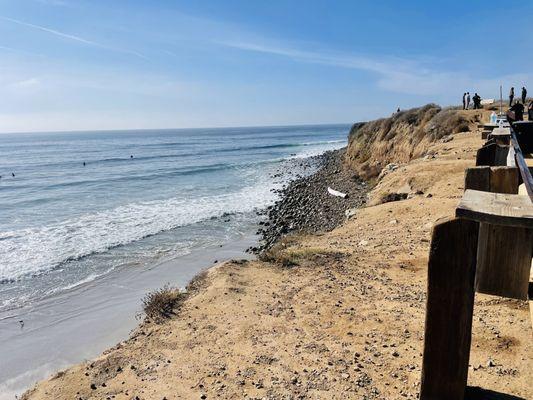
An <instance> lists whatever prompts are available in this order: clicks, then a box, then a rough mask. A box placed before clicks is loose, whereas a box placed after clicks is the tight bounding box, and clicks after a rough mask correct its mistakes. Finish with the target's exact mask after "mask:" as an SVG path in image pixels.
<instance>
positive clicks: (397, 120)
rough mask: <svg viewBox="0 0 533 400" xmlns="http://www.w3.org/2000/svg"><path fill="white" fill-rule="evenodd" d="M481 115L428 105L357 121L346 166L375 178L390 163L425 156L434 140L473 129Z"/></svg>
mask: <svg viewBox="0 0 533 400" xmlns="http://www.w3.org/2000/svg"><path fill="white" fill-rule="evenodd" d="M481 115H482V110H468V111H463V110H457V109H451V108H448V109H443V108H441V107H440V106H438V105H436V104H427V105H425V106H423V107H419V108H413V109H410V110H406V111H401V112H399V113H396V114H394V115H393V116H392V117H389V118H382V119H378V120H375V121H370V122H365V123H357V124H354V125H353V126H352V129H351V130H350V135H349V140H348V149H347V151H346V155H345V159H344V162H345V165H346V166H348V167H350V168H352V169H354V170H355V172H356V173H357V174H358V175H359V176H360V177H361V178H363V179H372V178H375V177H377V176H378V175H379V173H380V172H381V170H382V169H383V168H384V167H385V166H386V165H387V164H389V163H407V162H409V161H411V160H412V159H416V158H420V157H423V156H424V155H426V154H427V152H428V150H429V147H430V145H431V143H433V142H435V141H437V140H439V139H441V138H443V137H444V136H446V135H450V134H453V133H458V132H466V131H468V130H469V129H472V128H474V126H475V124H476V123H477V122H479V121H480V119H481Z"/></svg>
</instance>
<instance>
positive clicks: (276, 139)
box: [0, 125, 349, 315]
mask: <svg viewBox="0 0 533 400" xmlns="http://www.w3.org/2000/svg"><path fill="white" fill-rule="evenodd" d="M348 131H349V126H348V125H327V126H326V125H323V126H290V127H254V128H218V129H175V130H142V131H98V132H61V133H26V134H2V135H0V175H1V178H0V312H3V313H4V315H5V313H8V314H9V315H16V310H17V309H20V308H21V307H24V308H26V309H27V308H28V307H29V308H31V307H32V305H34V304H36V303H38V302H40V301H43V300H45V299H50V298H53V296H58V295H61V293H63V292H65V291H69V290H72V289H73V288H76V287H80V286H83V285H86V284H88V283H90V282H93V281H95V280H97V279H99V278H101V277H103V276H106V275H107V274H110V273H115V274H116V273H120V271H128V270H132V269H143V268H150V267H152V266H153V265H155V264H158V263H162V262H164V261H166V260H170V259H174V258H177V257H181V256H184V255H187V254H191V252H193V251H194V250H198V249H202V248H207V247H213V246H223V245H224V244H226V243H228V242H231V241H233V240H237V239H238V238H239V237H241V236H242V235H245V234H253V232H254V231H255V229H256V228H257V226H256V224H257V222H258V218H259V217H258V216H257V213H256V211H257V210H260V209H263V208H265V207H267V206H268V205H270V204H272V203H273V202H274V201H275V200H276V194H275V192H274V191H273V189H276V188H280V187H281V186H282V185H283V184H285V183H286V182H287V181H288V180H290V179H292V177H293V176H294V174H292V175H291V174H283V173H282V174H279V171H280V170H281V171H282V172H283V171H286V170H287V169H291V170H293V169H294V170H297V168H298V165H299V164H298V162H296V161H297V160H298V159H301V158H305V157H310V156H313V155H318V154H320V153H323V152H324V151H326V150H332V149H336V148H340V147H343V146H345V145H346V142H347V135H348ZM13 175H14V176H13Z"/></svg>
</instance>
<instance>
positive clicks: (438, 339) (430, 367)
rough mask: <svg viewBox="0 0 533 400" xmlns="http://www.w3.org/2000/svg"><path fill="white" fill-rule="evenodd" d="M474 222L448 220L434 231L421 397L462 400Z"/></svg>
mask: <svg viewBox="0 0 533 400" xmlns="http://www.w3.org/2000/svg"><path fill="white" fill-rule="evenodd" d="M478 230H479V224H478V223H477V222H474V221H468V220H463V219H451V220H446V221H443V222H440V223H438V224H437V225H436V226H435V227H434V228H433V234H432V238H431V248H430V253H429V263H428V284H427V301H426V326H425V338H424V356H423V365H422V382H421V392H420V399H422V400H462V399H463V397H464V392H465V389H466V382H467V375H468V360H469V356H470V341H471V334H472V313H473V307H474V276H475V270H476V254H477V239H478Z"/></svg>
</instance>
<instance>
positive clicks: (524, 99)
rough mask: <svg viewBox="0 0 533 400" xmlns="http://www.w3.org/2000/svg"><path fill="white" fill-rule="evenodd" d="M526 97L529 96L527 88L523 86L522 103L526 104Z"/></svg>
mask: <svg viewBox="0 0 533 400" xmlns="http://www.w3.org/2000/svg"><path fill="white" fill-rule="evenodd" d="M526 98H527V89H526V88H525V87H524V86H522V104H526Z"/></svg>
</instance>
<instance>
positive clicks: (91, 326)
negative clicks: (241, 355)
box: [0, 232, 257, 400]
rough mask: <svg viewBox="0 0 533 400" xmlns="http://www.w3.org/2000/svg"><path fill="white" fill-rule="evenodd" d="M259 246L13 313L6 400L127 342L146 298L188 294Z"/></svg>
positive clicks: (158, 269) (5, 329)
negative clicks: (204, 277) (205, 275)
mask: <svg viewBox="0 0 533 400" xmlns="http://www.w3.org/2000/svg"><path fill="white" fill-rule="evenodd" d="M256 240H257V239H256V237H255V235H253V233H252V232H250V233H249V234H246V235H243V236H242V237H240V238H236V240H234V241H231V242H228V243H226V244H225V245H223V246H222V247H219V246H210V247H208V248H207V249H205V248H202V249H196V250H194V251H193V252H191V253H189V254H187V255H184V256H181V257H178V258H175V259H172V260H167V261H163V262H162V263H159V264H156V265H154V266H151V267H150V268H147V269H135V268H132V269H131V270H124V269H123V270H120V271H113V272H112V273H111V274H109V275H106V276H102V277H100V278H99V279H96V280H95V281H92V282H90V283H88V284H86V285H80V286H78V287H76V288H74V289H73V290H71V291H67V292H64V293H61V294H59V295H57V296H53V297H50V298H47V299H44V300H42V301H40V302H38V303H36V304H34V305H32V306H31V307H29V308H26V309H22V310H20V311H21V312H19V313H17V314H15V313H13V310H8V311H7V312H6V314H7V313H9V314H10V315H9V316H7V315H6V316H4V318H1V317H0V342H1V343H9V344H10V346H9V348H8V346H5V345H4V346H0V359H2V360H3V362H2V364H3V365H9V366H10V368H9V370H4V371H0V380H1V383H0V400H4V399H6V400H7V399H9V400H11V399H13V398H14V396H15V395H20V394H21V393H22V392H24V391H25V390H27V389H28V388H30V387H31V386H32V385H33V384H34V383H35V382H36V381H39V380H41V379H45V378H47V377H49V376H50V375H51V374H53V373H55V372H56V371H58V370H60V369H62V368H66V367H68V366H70V365H73V364H76V363H79V362H82V361H83V360H86V359H90V358H93V357H95V356H97V355H98V354H100V353H101V352H102V351H104V350H105V349H107V348H109V347H110V346H114V345H116V344H117V343H119V342H121V341H122V340H125V339H127V338H128V337H129V336H130V335H131V333H132V332H133V331H135V330H136V329H137V328H138V327H139V326H140V323H142V321H140V320H139V318H138V316H139V315H140V313H141V311H142V304H141V299H142V297H143V296H144V295H146V293H148V292H150V291H153V290H156V289H159V288H160V287H161V286H163V285H164V284H165V283H170V284H172V285H173V286H177V287H182V288H184V287H186V286H187V285H188V284H189V282H190V281H191V280H192V279H193V278H194V277H195V276H197V275H198V274H199V273H201V272H202V271H205V270H209V269H210V268H211V267H213V266H216V265H219V264H221V263H223V262H225V260H230V259H233V258H243V259H249V258H250V257H251V255H249V254H246V253H245V249H246V248H247V247H248V246H250V244H252V243H255V242H256ZM215 261H216V264H214V262H215ZM13 314H14V315H13ZM20 319H22V320H24V322H25V324H24V328H23V329H22V328H21V327H20V325H19V322H18V321H19V320H20ZM58 337H62V338H63V339H62V340H61V341H58V340H57V339H58Z"/></svg>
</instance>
